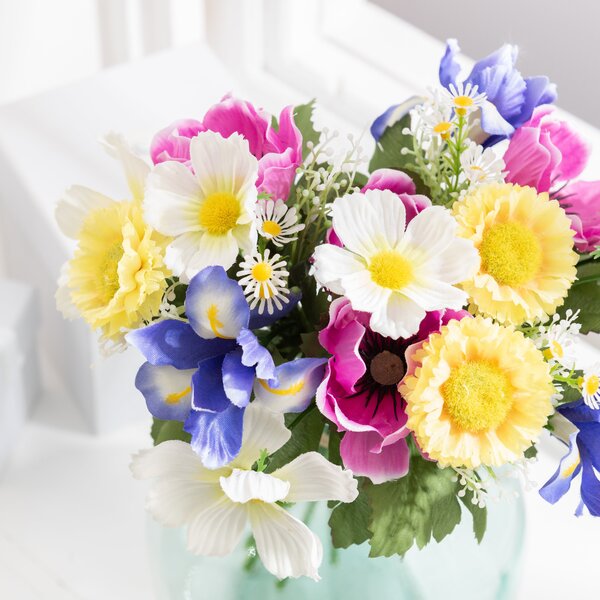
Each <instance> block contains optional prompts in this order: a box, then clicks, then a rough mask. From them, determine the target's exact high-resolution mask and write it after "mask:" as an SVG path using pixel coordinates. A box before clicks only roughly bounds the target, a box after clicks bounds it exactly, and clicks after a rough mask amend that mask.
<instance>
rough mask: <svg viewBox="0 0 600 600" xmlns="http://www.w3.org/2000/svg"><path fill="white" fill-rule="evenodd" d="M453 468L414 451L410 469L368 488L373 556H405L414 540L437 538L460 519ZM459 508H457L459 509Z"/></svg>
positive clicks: (443, 534) (440, 537) (425, 540)
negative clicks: (424, 457)
mask: <svg viewBox="0 0 600 600" xmlns="http://www.w3.org/2000/svg"><path fill="white" fill-rule="evenodd" d="M453 478H454V471H452V470H451V469H439V468H438V466H437V465H436V463H433V462H429V461H426V460H425V459H423V458H421V457H420V456H415V455H413V456H412V458H411V463H410V470H409V472H408V473H407V474H406V475H405V476H404V477H402V479H398V480H396V481H390V482H388V483H383V484H380V485H374V486H370V487H368V488H367V489H366V491H367V494H368V496H369V503H370V505H371V509H372V511H373V512H372V518H371V521H370V523H369V529H370V530H371V531H372V533H373V535H372V537H371V541H370V544H371V552H370V554H369V555H370V556H372V557H375V556H392V555H393V554H399V555H400V556H403V555H404V554H405V553H406V552H407V551H408V550H409V548H411V546H412V545H413V544H415V543H416V544H417V546H418V547H419V548H423V546H425V545H426V544H427V543H428V542H429V541H430V540H431V536H432V535H433V536H434V538H435V539H436V540H438V541H440V540H441V539H443V538H444V537H445V536H446V535H448V534H449V533H451V532H452V531H453V529H454V527H456V525H457V524H458V523H459V522H460V516H461V515H460V507H459V506H458V502H457V500H456V493H457V488H458V484H457V483H456V482H455V481H453ZM457 509H458V510H457Z"/></svg>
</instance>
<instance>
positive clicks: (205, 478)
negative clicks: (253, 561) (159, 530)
mask: <svg viewBox="0 0 600 600" xmlns="http://www.w3.org/2000/svg"><path fill="white" fill-rule="evenodd" d="M290 435H291V434H290V431H289V430H288V429H286V427H285V425H284V422H283V415H282V414H275V413H272V412H271V411H269V410H267V409H266V408H263V407H260V406H256V405H254V404H250V406H249V407H248V408H247V410H246V412H245V415H244V438H243V442H242V449H241V452H240V454H239V455H238V456H237V457H236V458H235V460H234V461H233V462H231V463H230V464H229V465H227V466H226V467H223V468H220V469H216V470H209V469H206V468H205V467H204V466H203V465H202V462H201V461H200V458H199V457H198V455H197V454H196V453H195V452H194V451H193V450H192V448H191V446H190V445H189V444H186V443H185V442H181V441H177V440H171V441H168V442H163V443H162V444H159V445H158V446H156V447H154V448H152V449H150V450H143V451H142V452H140V453H139V454H138V455H137V456H135V457H134V459H133V462H132V465H131V469H132V472H133V474H134V476H135V477H136V478H138V479H154V480H155V483H154V485H153V487H152V488H151V490H150V492H149V495H148V500H147V508H148V510H149V511H150V513H151V514H152V515H153V516H154V518H156V519H157V520H158V521H160V522H161V523H162V524H164V525H167V526H170V527H181V526H183V525H187V527H188V536H187V538H188V549H189V550H190V552H193V553H195V554H200V555H202V556H225V555H227V554H230V553H231V552H232V551H233V550H234V549H235V547H236V546H237V545H238V543H239V542H240V539H241V538H242V535H243V534H244V530H245V529H246V526H247V524H248V523H249V524H250V527H251V529H252V534H253V536H254V539H255V541H256V549H257V551H258V554H259V556H260V559H261V561H262V562H263V564H264V565H265V568H266V569H267V570H268V571H270V572H271V573H272V574H273V575H275V576H276V577H278V578H279V579H283V578H285V577H300V576H307V577H311V578H312V579H314V580H316V581H318V579H319V573H318V570H319V566H320V564H321V561H322V558H323V547H322V545H321V541H320V540H319V538H318V537H317V536H316V535H315V534H314V533H313V532H312V531H311V530H310V529H309V528H308V527H307V526H306V525H305V524H304V523H302V521H299V520H298V519H296V518H295V517H293V516H292V515H290V514H289V513H288V512H287V511H286V510H285V509H284V508H282V507H281V506H279V505H278V504H277V502H307V501H308V502H313V501H322V500H336V501H340V502H352V501H354V500H355V499H356V497H357V495H358V492H357V483H356V480H355V479H354V478H353V477H352V473H351V472H350V471H347V470H343V469H341V468H340V467H338V466H336V465H334V464H332V463H330V462H329V461H328V460H327V459H325V458H324V457H323V456H321V455H320V454H319V453H318V452H307V453H305V454H302V455H300V456H299V457H298V458H296V459H294V460H293V461H292V462H290V463H289V464H287V465H285V466H284V467H282V468H280V469H277V470H276V471H273V473H270V474H267V473H264V472H260V471H253V470H252V466H253V465H254V463H255V462H256V461H257V460H258V459H259V457H260V456H261V454H262V453H263V451H265V450H266V452H268V453H269V454H270V453H272V452H275V451H276V450H278V449H279V448H280V447H281V446H283V444H285V443H286V442H287V441H288V439H289V438H290Z"/></svg>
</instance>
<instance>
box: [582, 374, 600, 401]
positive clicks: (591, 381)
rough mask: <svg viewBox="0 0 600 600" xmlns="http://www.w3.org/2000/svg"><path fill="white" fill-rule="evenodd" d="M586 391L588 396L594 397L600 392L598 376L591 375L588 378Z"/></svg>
mask: <svg viewBox="0 0 600 600" xmlns="http://www.w3.org/2000/svg"><path fill="white" fill-rule="evenodd" d="M583 386H584V388H583V389H584V391H585V393H586V394H587V395H588V396H593V395H594V394H596V393H597V392H598V388H600V379H599V378H598V375H590V376H589V377H586V380H585V383H584V384H583Z"/></svg>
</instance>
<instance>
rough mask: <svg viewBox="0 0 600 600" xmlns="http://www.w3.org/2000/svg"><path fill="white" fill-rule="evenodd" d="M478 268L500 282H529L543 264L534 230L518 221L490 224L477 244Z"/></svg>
mask: <svg viewBox="0 0 600 600" xmlns="http://www.w3.org/2000/svg"><path fill="white" fill-rule="evenodd" d="M479 255H480V256H481V270H482V271H483V272H484V273H487V274H488V275H491V276H492V277H493V278H494V279H495V280H496V281H497V282H498V283H499V284H501V285H511V286H515V285H521V284H523V283H527V282H528V281H531V280H532V279H533V278H534V277H535V276H536V275H537V273H538V271H539V268H540V265H541V264H542V248H541V246H540V243H539V241H538V239H537V238H536V236H535V235H534V233H533V232H532V231H531V230H530V229H529V228H527V227H525V226H524V225H521V223H517V222H509V223H501V224H498V225H493V226H492V227H490V228H489V229H487V230H486V231H485V232H484V234H483V239H482V240H481V245H480V246H479Z"/></svg>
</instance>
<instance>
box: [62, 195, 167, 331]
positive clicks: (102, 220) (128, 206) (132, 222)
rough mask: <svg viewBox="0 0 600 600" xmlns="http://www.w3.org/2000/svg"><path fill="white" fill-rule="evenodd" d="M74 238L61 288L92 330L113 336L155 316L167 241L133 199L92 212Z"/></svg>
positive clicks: (163, 278) (162, 285)
mask: <svg viewBox="0 0 600 600" xmlns="http://www.w3.org/2000/svg"><path fill="white" fill-rule="evenodd" d="M78 238H79V240H78V241H79V243H78V247H77V249H76V251H75V254H74V256H73V258H72V259H71V261H70V262H69V265H68V271H67V274H68V283H67V286H68V289H69V291H70V297H71V301H72V302H73V304H74V305H75V307H76V308H77V309H78V310H79V312H80V313H81V315H82V316H83V318H84V319H85V320H86V321H87V323H89V324H90V325H91V326H92V328H94V329H100V330H101V331H102V334H103V337H104V338H105V339H110V340H119V338H121V337H122V334H123V331H124V330H126V329H130V328H135V327H139V326H141V325H143V324H144V323H145V322H147V321H150V320H151V319H152V317H154V316H156V315H157V314H158V312H159V307H160V304H161V301H162V296H163V292H164V290H165V288H166V278H167V277H168V276H169V271H168V269H167V268H166V267H165V264H164V261H163V256H164V249H165V246H166V243H167V240H166V239H165V238H163V237H162V236H161V235H159V234H158V233H156V232H155V231H154V230H153V229H151V228H150V227H148V226H147V225H146V224H145V222H144V220H143V218H142V210H141V208H140V205H139V203H138V202H114V203H112V204H110V205H109V206H106V207H102V208H97V209H95V210H92V211H91V212H90V213H89V214H88V215H87V216H86V218H85V221H84V222H83V224H82V227H81V229H80V231H79V235H78Z"/></svg>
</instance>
